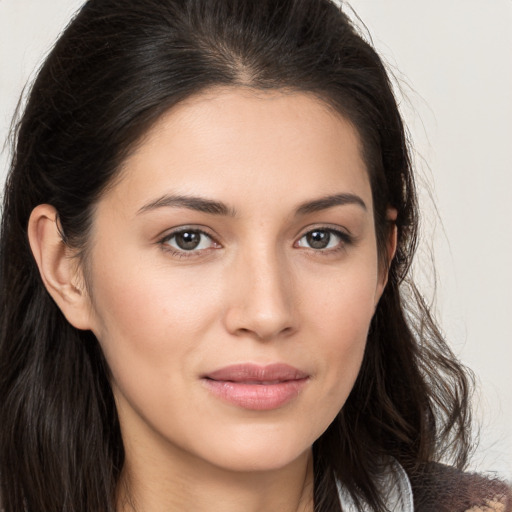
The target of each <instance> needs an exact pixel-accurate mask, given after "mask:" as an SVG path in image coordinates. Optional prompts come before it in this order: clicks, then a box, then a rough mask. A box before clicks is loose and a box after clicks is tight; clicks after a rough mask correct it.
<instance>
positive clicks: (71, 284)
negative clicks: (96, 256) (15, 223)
mask: <svg viewBox="0 0 512 512" xmlns="http://www.w3.org/2000/svg"><path fill="white" fill-rule="evenodd" d="M28 239H29V243H30V248H31V249H32V253H33V255H34V258H35V260H36V263H37V266H38V267H39V272H40V274H41V278H42V280H43V283H44V285H45V287H46V289H47V290H48V293H49V294H50V295H51V296H52V298H53V300H54V301H55V302H56V304H57V306H58V307H59V309H60V310H61V311H62V313H63V314H64V316H65V317H66V318H67V320H68V322H69V323H70V324H71V325H73V326H74V327H76V328H77V329H83V330H87V329H91V328H92V325H91V307H90V301H89V296H88V294H87V291H86V289H85V286H84V280H83V275H82V273H81V270H80V266H79V264H78V261H77V259H76V258H74V257H73V251H72V250H71V248H70V247H69V246H68V245H66V244H65V242H64V241H63V240H62V236H61V232H60V229H59V220H58V215H57V211H56V210H55V208H54V207H53V206H50V205H49V204H40V205H39V206H37V207H36V208H34V210H33V211H32V213H31V215H30V219H29V222H28Z"/></svg>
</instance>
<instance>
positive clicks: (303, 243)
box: [297, 228, 350, 251]
mask: <svg viewBox="0 0 512 512" xmlns="http://www.w3.org/2000/svg"><path fill="white" fill-rule="evenodd" d="M345 243H350V239H349V236H348V235H346V234H345V233H342V232H340V231H337V230H335V229H320V228H319V229H313V230H311V231H308V232H307V233H306V234H305V235H303V236H302V237H301V238H300V240H299V242H298V244H297V245H298V246H299V247H306V248H308V249H316V250H319V251H322V250H325V249H335V248H336V247H341V246H342V245H343V244H345Z"/></svg>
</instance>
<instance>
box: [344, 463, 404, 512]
mask: <svg viewBox="0 0 512 512" xmlns="http://www.w3.org/2000/svg"><path fill="white" fill-rule="evenodd" d="M378 485H379V488H380V489H381V492H382V496H383V497H384V500H385V503H386V508H387V509H388V510H389V512H414V502H413V497H412V488H411V482H410V481H409V477H408V476H407V473H406V472H405V470H404V468H403V467H402V466H401V465H400V464H399V463H398V462H397V461H393V463H392V464H391V466H390V469H389V471H388V472H386V473H385V474H384V475H382V479H381V480H380V482H379V483H378ZM338 492H339V496H340V503H341V507H342V509H343V512H368V511H369V510H370V508H369V507H368V506H363V508H362V510H360V509H358V508H357V507H356V506H355V504H354V502H353V500H352V498H351V497H350V495H349V494H348V493H347V492H346V491H345V490H344V489H343V488H342V487H341V485H339V484H338Z"/></svg>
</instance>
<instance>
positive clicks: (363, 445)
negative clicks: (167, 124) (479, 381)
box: [0, 0, 471, 512]
mask: <svg viewBox="0 0 512 512" xmlns="http://www.w3.org/2000/svg"><path fill="white" fill-rule="evenodd" d="M216 86H224V87H226V86H233V87H236V86H245V87H250V88H253V89H257V90H272V89H276V90H280V89H285V90H289V91H300V92H307V93H312V94H314V95H316V97H318V98H320V99H321V101H324V102H326V103H327V104H329V105H330V106H331V107H333V108H334V109H336V110H337V111H338V112H339V113H340V114H341V115H343V116H344V117H345V118H346V119H348V120H349V121H350V122H351V123H352V124H353V126H355V128H356V129H357V131H358V133H359V135H360V138H361V141H362V146H363V148H362V151H363V156H364V159H365V163H366V166H367V170H368V174H369V177H370V181H371V188H372V194H373V202H374V210H375V226H376V233H377V242H378V248H379V254H380V257H381V262H382V263H383V264H389V265H390V267H389V281H388V284H387V286H386V288H385V290H384V293H383V296H382V298H381V300H380V302H379V304H378V307H377V310H376V313H375V316H374V318H373V319H372V322H371V326H370V332H369V336H368V342H367V348H366V353H365V356H364V361H363V364H362V368H361V371H360V374H359V376H358V378H357V381H356V383H355V386H354V388H353V390H352V393H351V394H350V396H349V398H348V400H347V402H346V404H345V405H344V407H343V409H342V410H341V411H340V412H339V414H338V416H337V417H336V419H335V420H334V421H333V423H332V424H331V425H330V426H329V428H328V429H327V431H326V432H325V433H324V434H323V435H322V436H321V437H320V438H319V439H318V440H317V441H316V442H315V444H314V446H313V453H314V469H315V491H314V497H315V511H317V512H327V511H329V512H331V511H336V510H340V504H339V502H338V498H337V490H336V481H337V480H338V481H340V482H341V483H342V484H343V485H344V487H345V488H346V489H347V490H348V491H349V492H350V494H351V495H352V497H353V498H354V500H355V501H356V503H361V502H362V501H366V502H368V503H369V504H370V506H371V507H372V509H373V510H375V511H382V510H384V505H383V503H382V500H381V497H380V495H379V491H378V484H377V475H378V474H379V472H380V471H381V470H382V467H381V465H382V464H383V463H384V462H385V461H389V460H390V457H393V458H394V459H396V460H397V461H398V462H399V463H400V464H401V465H402V466H403V467H404V468H405V470H406V472H407V473H408V474H409V476H410V477H411V480H412V481H413V485H416V486H421V482H422V475H423V474H424V472H425V471H426V468H427V467H428V465H429V463H430V462H431V461H439V460H449V461H451V463H452V464H454V465H456V466H457V467H463V466H464V465H465V463H466V460H467V457H468V453H469V449H470V446H471V440H470V430H469V426H470V415H469V406H468V400H469V398H468V397H469V392H470V388H471V378H470V377H468V374H467V372H466V370H465V369H464V368H463V367H462V366H461V365H460V364H459V363H458V362H457V360H456V358H455V357H454V355H453V354H452V352H451V351H450V349H449V348H448V346H447V345H446V343H445V342H444V340H443V337H442V335H441V333H440V331H439V330H438V328H437V327H436V324H435V322H434V319H433V318H432V316H431V314H430V312H429V308H428V306H427V304H426V303H425V301H424V300H423V299H422V297H421V295H420V294H419V293H418V292H417V291H416V288H415V287H414V285H413V284H412V283H411V282H409V280H408V279H407V275H408V271H409V267H410V264H411V259H412V257H413V254H414V251H415V246H416V240H417V229H418V207H417V202H416V193H415V187H414V180H413V174H412V166H411V159H410V155H409V148H408V141H407V137H406V133H405V130H404V126H403V123H402V120H401V117H400V114H399V111H398V108H397V104H396V100H395V98H394V95H393V92H392V85H391V82H390V79H389V77H388V75H387V73H386V70H385V68H384V66H383V64H382V62H381V60H380V58H379V56H378V55H377V53H376V52H375V50H374V49H373V48H372V46H371V45H370V44H369V43H368V42H367V41H366V40H365V38H364V37H363V36H362V35H361V34H360V33H359V31H358V29H357V28H356V27H354V25H353V23H352V22H351V21H350V19H349V18H348V17H347V15H346V14H345V13H344V12H343V11H342V10H341V9H340V8H339V7H338V6H337V5H336V4H335V3H333V2H331V1H330V0H257V1H248V0H137V1H134V0H89V1H87V2H86V3H85V5H84V6H83V7H82V9H81V10H80V11H79V12H78V14H77V15H76V17H75V18H74V19H73V20H72V22H71V23H70V24H69V26H68V27H67V29H66V30H65V31H64V33H63V34H62V35H61V37H60V38H59V40H58V41H57V43H56V45H55V47H54V48H53V50H52V51H51V53H50V54H49V56H48V58H47V59H46V62H45V63H44V65H43V66H42V68H41V69H40V71H39V74H38V76H37V79H36V80H35V82H34V84H33V86H32V88H31V91H30V93H29V96H28V102H27V105H26V108H25V110H24V113H23V115H22V116H21V118H20V120H19V122H18V124H17V126H16V128H15V142H14V148H13V159H12V164H11V168H10V172H9V175H8V178H7V182H6V189H5V196H4V204H3V218H2V227H1V245H0V294H1V295H0V404H1V405H0V425H1V427H0V428H1V432H0V500H1V507H2V510H3V511H4V512H20V511H31V512H62V511H65V512H79V511H82V512H91V511H95V512H107V511H110V512H112V511H114V510H115V494H116V487H117V484H118V480H119V477H120V472H121V470H122V467H123V460H124V449H123V442H122V438H121V433H120V428H119V423H118V417H117V413H116V409H115V404H114V399H113V396H112V391H111V388H110V385H109V377H108V368H107V365H106V362H105V360H104V358H103V355H102V353H101V350H100V348H99V345H98V342H97V340H96V339H95V337H94V336H93V334H92V333H91V332H89V331H80V330H77V329H75V328H73V327H72V326H71V325H70V324H69V323H68V322H67V321H66V319H65V318H64V316H63V315H62V313H61V311H60V310H59V309H58V307H57V306H56V304H55V303H54V302H53V301H52V299H51V297H50V295H49V294H48V293H47V291H46V289H45V287H44V286H43V283H42V280H41V278H40V276H39V272H38V268H37V266H36V263H35V261H34V258H33V257H32V254H31V251H30V248H29V244H28V239H27V223H28V220H29V216H30V213H31V211H32V210H33V208H34V207H36V206H37V205H39V204H41V203H48V204H51V205H53V206H54V207H55V208H56V210H57V212H58V216H59V220H60V225H61V228H62V233H61V234H62V240H63V243H65V244H68V245H69V246H70V247H72V248H74V249H76V250H78V251H79V253H80V254H81V257H82V258H83V259H84V260H86V259H87V242H88V232H89V230H90V228H91V222H92V213H93V210H94V206H95V204H96V202H97V201H98V199H99V198H100V197H101V195H102V193H103V192H104V191H105V190H106V188H107V187H109V186H111V185H112V184H113V183H115V178H116V175H117V173H118V172H119V169H120V167H121V163H122V162H123V160H124V159H125V158H126V157H127V155H128V154H129V153H130V151H132V150H133V148H134V147H135V146H136V144H137V142H138V141H139V140H140V139H141V137H142V136H143V135H144V134H145V133H146V132H147V130H148V129H149V128H150V127H151V126H152V125H153V124H154V123H155V121H156V120H158V119H159V118H160V116H161V115H162V114H163V113H164V112H167V111H168V110H169V109H171V108H172V107H173V106H175V105H177V104H178V103H179V102H181V101H183V100H184V99H186V98H189V97H191V96H193V95H195V94H198V93H200V92H202V91H204V90H206V89H209V88H212V87H216ZM388 206H392V207H394V208H396V209H397V211H398V218H397V220H396V226H397V230H398V248H397V252H396V256H395V257H394V259H393V260H392V261H391V262H385V261H384V260H385V253H386V250H385V245H386V239H387V236H388V233H389V228H390V226H389V221H387V220H386V208H387V207H388Z"/></svg>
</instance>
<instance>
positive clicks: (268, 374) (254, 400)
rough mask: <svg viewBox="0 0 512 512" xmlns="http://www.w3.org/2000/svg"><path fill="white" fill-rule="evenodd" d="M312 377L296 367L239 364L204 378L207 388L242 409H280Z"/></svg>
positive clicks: (279, 364) (295, 395) (280, 364)
mask: <svg viewBox="0 0 512 512" xmlns="http://www.w3.org/2000/svg"><path fill="white" fill-rule="evenodd" d="M309 378H310V376H309V375H308V374H307V373H305V372H303V371H301V370H298V369H297V368H294V367H293V366H289V365H287V364H282V363H277V364H271V365H267V366H259V365H255V364H240V365H233V366H227V367H225V368H221V369H219V370H215V371H213V372H210V373H208V374H206V375H204V376H202V381H203V383H204V385H205V386H206V388H207V389H208V390H209V391H210V392H211V393H212V394H213V395H215V396H216V397H217V398H220V399H221V400H223V401H225V402H228V403H230V404H232V405H235V406H237V407H241V408H243V409H249V410H255V411H265V410H272V409H278V408H280V407H282V406H284V405H286V404H287V403H289V402H291V401H292V400H293V399H294V398H296V397H297V396H298V395H299V394H300V392H301V391H302V390H303V388H304V387H305V385H306V384H307V382H308V380H309Z"/></svg>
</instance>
